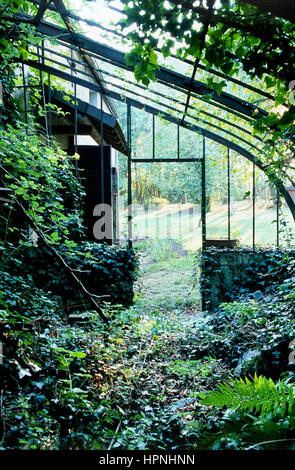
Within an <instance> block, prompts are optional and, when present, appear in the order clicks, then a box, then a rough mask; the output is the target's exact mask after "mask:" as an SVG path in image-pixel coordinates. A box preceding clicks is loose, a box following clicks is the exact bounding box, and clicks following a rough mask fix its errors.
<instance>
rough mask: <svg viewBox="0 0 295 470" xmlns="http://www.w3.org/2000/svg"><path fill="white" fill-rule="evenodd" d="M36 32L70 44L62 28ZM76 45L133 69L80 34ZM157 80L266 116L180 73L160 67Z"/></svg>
mask: <svg viewBox="0 0 295 470" xmlns="http://www.w3.org/2000/svg"><path fill="white" fill-rule="evenodd" d="M37 30H38V31H39V32H41V33H42V34H45V35H48V36H50V37H53V38H54V37H56V36H59V37H61V38H62V41H64V42H66V43H70V44H71V43H72V36H71V34H70V33H68V32H67V31H66V30H65V29H64V28H60V27H58V26H55V25H53V24H50V23H46V22H44V21H42V22H41V23H40V25H39V26H38V28H37ZM76 43H77V44H78V46H79V47H82V48H83V49H85V50H86V51H87V52H88V51H90V52H94V53H96V54H98V55H99V56H102V57H107V58H109V59H110V60H111V61H112V62H113V63H115V64H117V65H118V66H119V67H121V68H124V69H126V70H130V71H132V70H133V67H131V66H127V65H126V61H125V56H124V53H122V52H121V51H118V50H116V49H113V48H111V47H109V46H105V45H103V44H100V43H98V42H96V41H94V40H92V39H88V38H86V37H85V36H83V35H82V34H79V33H76ZM156 77H157V79H158V80H159V81H160V82H162V83H164V84H166V85H168V84H169V85H177V86H178V87H180V88H182V89H184V90H187V91H189V90H190V91H193V92H195V93H197V94H199V95H200V96H204V95H210V96H211V99H212V101H214V102H217V103H222V104H223V105H225V106H226V107H228V108H229V109H233V110H235V111H238V112H239V113H242V114H245V115H246V116H250V117H253V112H254V111H256V112H257V113H256V117H262V116H267V112H266V111H264V110H263V109H261V108H258V107H256V106H254V105H253V104H252V103H248V102H247V101H245V100H242V99H240V98H237V97H235V96H233V95H231V94H229V93H226V92H222V93H221V94H220V96H219V95H218V94H217V93H216V92H215V91H213V90H211V89H209V88H208V87H207V86H206V85H205V84H204V83H202V82H199V81H197V80H194V82H193V84H192V86H191V85H190V78H189V77H186V76H185V75H182V74H180V73H177V72H174V71H171V70H169V69H166V68H165V67H162V66H160V69H159V70H158V71H156Z"/></svg>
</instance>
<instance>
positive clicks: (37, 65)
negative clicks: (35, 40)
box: [23, 60, 295, 220]
mask: <svg viewBox="0 0 295 470" xmlns="http://www.w3.org/2000/svg"><path fill="white" fill-rule="evenodd" d="M23 63H25V64H27V65H29V66H30V67H33V68H37V69H39V70H42V71H45V72H47V73H49V74H51V75H53V76H57V77H61V78H64V79H66V80H68V81H69V82H72V83H77V84H80V85H81V86H84V87H87V88H89V89H91V90H94V91H97V92H100V91H101V88H100V87H99V85H98V84H96V83H91V82H88V81H86V80H83V79H80V78H78V77H75V76H74V75H70V74H68V73H66V72H63V71H61V70H58V69H55V68H53V67H50V66H48V65H45V64H42V63H39V62H35V61H32V60H26V61H23ZM105 94H106V96H109V97H110V98H113V99H114V100H117V101H121V102H123V103H126V104H129V105H130V106H132V107H134V108H137V109H141V110H144V111H146V112H147V113H149V114H153V115H158V114H161V115H162V116H163V117H164V119H165V120H167V121H169V122H172V123H174V124H176V125H179V126H181V127H183V128H186V129H188V130H191V131H194V132H196V133H198V134H200V135H202V136H204V137H206V138H208V139H210V140H213V141H215V142H217V143H219V144H221V145H223V146H225V147H227V148H229V149H231V150H233V151H234V152H236V153H238V154H239V155H241V156H243V157H245V158H246V159H247V160H249V161H250V162H252V163H254V164H255V165H256V166H257V167H258V168H259V169H260V170H262V171H263V172H264V173H266V175H267V171H266V168H265V166H264V164H263V162H262V161H261V160H260V159H258V158H257V157H256V156H255V155H253V154H252V153H251V152H249V151H248V150H246V149H244V148H243V147H241V146H240V145H238V144H236V143H234V142H231V141H230V140H228V139H226V138H224V137H222V136H220V135H218V134H215V133H214V132H212V131H209V130H208V129H204V128H203V127H201V126H199V125H196V124H190V123H189V124H188V123H186V122H183V123H181V120H180V119H177V118H175V117H173V116H171V115H169V114H168V113H163V112H160V111H159V110H158V109H156V108H154V107H152V106H150V105H145V104H142V103H140V102H139V101H136V100H135V99H133V98H129V97H126V96H124V95H122V93H116V92H115V91H112V90H106V91H105ZM267 176H268V175H267ZM272 183H273V184H274V185H275V186H276V188H277V190H278V191H279V192H280V193H281V194H282V196H283V197H284V199H285V201H286V203H287V204H288V206H289V209H290V211H291V213H292V216H293V218H294V220H295V203H294V201H293V199H292V197H291V196H290V194H289V193H288V191H287V190H286V188H285V186H284V184H283V183H282V181H281V180H280V179H279V178H278V177H275V176H274V177H273V180H272Z"/></svg>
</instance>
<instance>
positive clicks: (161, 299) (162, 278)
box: [135, 241, 200, 311]
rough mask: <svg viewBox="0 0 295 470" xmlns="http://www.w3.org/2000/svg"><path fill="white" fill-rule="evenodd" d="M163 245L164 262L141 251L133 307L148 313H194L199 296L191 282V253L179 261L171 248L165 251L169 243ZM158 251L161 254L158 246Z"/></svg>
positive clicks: (153, 254)
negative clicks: (191, 311)
mask: <svg viewBox="0 0 295 470" xmlns="http://www.w3.org/2000/svg"><path fill="white" fill-rule="evenodd" d="M165 242H166V243H165V245H166V247H165V249H166V254H167V251H168V250H169V254H168V255H167V256H166V259H163V258H164V256H162V257H161V256H159V257H158V259H157V254H156V252H155V250H154V252H153V253H152V254H151V253H150V254H146V253H145V251H143V256H142V258H141V260H142V261H141V275H140V277H139V280H138V282H137V285H136V292H137V293H138V294H137V304H138V305H139V306H144V308H145V309H147V310H151V311H153V310H155V309H156V310H157V309H160V310H162V309H168V310H179V311H187V310H190V309H192V310H195V309H197V310H198V309H199V304H200V292H199V288H198V284H196V285H195V284H194V281H193V278H192V274H193V262H194V252H189V253H187V254H184V253H181V254H180V256H181V257H178V256H179V253H178V254H176V253H175V251H174V252H173V246H172V247H171V248H170V247H169V244H170V243H171V242H168V241H165ZM151 243H157V242H151ZM135 246H136V244H135ZM161 248H162V250H163V251H165V249H163V246H161V245H160V247H159V249H160V250H161ZM170 249H171V251H170ZM183 254H184V256H183ZM159 258H162V259H159Z"/></svg>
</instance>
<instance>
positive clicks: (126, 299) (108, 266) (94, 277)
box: [8, 241, 138, 306]
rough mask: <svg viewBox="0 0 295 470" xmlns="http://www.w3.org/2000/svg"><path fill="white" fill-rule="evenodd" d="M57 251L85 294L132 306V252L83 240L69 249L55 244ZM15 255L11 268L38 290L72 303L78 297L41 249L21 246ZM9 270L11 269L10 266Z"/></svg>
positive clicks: (134, 270)
mask: <svg viewBox="0 0 295 470" xmlns="http://www.w3.org/2000/svg"><path fill="white" fill-rule="evenodd" d="M59 252H60V253H61V254H62V256H63V258H64V260H65V261H66V262H67V264H68V266H70V267H71V268H72V269H74V270H75V272H76V273H77V275H78V277H79V279H80V280H81V282H82V283H83V284H84V285H85V286H86V288H87V290H88V291H89V292H91V293H93V294H95V295H106V296H107V297H106V299H105V300H106V301H108V302H112V303H115V304H122V305H125V306H128V305H131V304H132V302H133V283H134V281H135V278H136V274H137V266H138V261H137V257H136V255H135V253H134V251H133V250H132V249H129V248H127V247H121V246H108V245H105V244H98V243H95V242H85V241H84V242H80V243H75V244H74V246H73V247H70V249H69V247H68V245H65V246H63V245H59ZM18 256H19V262H18V263H17V265H16V268H15V269H16V270H18V269H19V266H20V265H21V266H23V270H24V272H27V273H28V274H29V275H30V276H31V277H32V279H33V280H34V283H35V285H36V286H38V287H39V288H43V289H45V288H47V289H48V290H50V291H51V292H52V293H54V294H56V295H61V296H62V297H63V298H65V299H72V300H74V299H75V298H79V296H81V294H79V292H77V291H76V288H75V287H74V286H71V284H70V283H69V279H68V277H67V273H66V272H65V271H64V270H63V269H62V267H61V266H60V263H58V262H57V261H56V260H53V259H52V257H51V255H50V252H49V251H48V250H46V249H45V248H40V247H38V248H37V247H27V248H26V247H24V248H23V250H22V251H21V252H20V253H19V255H18ZM48 262H49V263H50V264H48ZM8 266H9V263H8ZM10 269H11V270H13V267H11V268H10Z"/></svg>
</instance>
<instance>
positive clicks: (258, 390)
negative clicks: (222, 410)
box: [202, 374, 294, 417]
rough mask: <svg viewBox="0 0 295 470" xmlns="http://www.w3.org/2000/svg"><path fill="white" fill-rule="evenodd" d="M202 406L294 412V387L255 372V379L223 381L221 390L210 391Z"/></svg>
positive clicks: (257, 411) (282, 414)
mask: <svg viewBox="0 0 295 470" xmlns="http://www.w3.org/2000/svg"><path fill="white" fill-rule="evenodd" d="M202 404H203V405H208V406H210V405H211V406H216V407H224V406H226V407H227V408H234V409H240V410H241V411H245V412H246V411H248V412H253V411H254V412H256V413H259V412H260V414H261V415H262V416H266V415H268V414H269V413H271V412H272V413H274V414H276V413H277V412H278V410H279V409H280V413H281V416H282V417H284V416H285V414H286V413H288V415H291V414H292V413H293V410H294V386H293V385H292V384H287V383H285V382H284V381H279V382H278V383H277V384H275V383H274V382H273V380H272V379H267V378H266V377H264V376H262V375H261V376H259V377H258V376H257V375H256V374H255V376H254V380H253V381H250V380H249V379H248V378H247V377H246V378H245V379H242V378H240V379H236V380H233V381H232V383H231V384H228V383H226V382H223V383H221V384H219V385H218V390H214V391H212V392H209V393H208V394H207V396H206V397H205V398H203V400H202Z"/></svg>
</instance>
